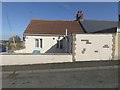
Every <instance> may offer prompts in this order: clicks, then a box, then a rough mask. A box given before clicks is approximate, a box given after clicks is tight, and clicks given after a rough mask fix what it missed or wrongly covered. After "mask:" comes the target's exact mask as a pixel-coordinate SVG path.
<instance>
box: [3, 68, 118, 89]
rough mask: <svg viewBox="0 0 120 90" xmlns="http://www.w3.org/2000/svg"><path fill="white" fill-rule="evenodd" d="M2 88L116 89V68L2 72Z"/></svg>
mask: <svg viewBox="0 0 120 90" xmlns="http://www.w3.org/2000/svg"><path fill="white" fill-rule="evenodd" d="M2 80H3V81H2V85H3V88H118V67H117V66H103V67H101V68H96V67H84V68H81V67H76V68H60V69H59V68H58V69H43V70H26V71H17V72H10V71H7V72H3V77H2Z"/></svg>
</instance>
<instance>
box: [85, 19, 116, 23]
mask: <svg viewBox="0 0 120 90" xmlns="http://www.w3.org/2000/svg"><path fill="white" fill-rule="evenodd" d="M85 20H88V21H106V22H107V21H108V22H109V21H112V22H118V21H115V20H94V19H85ZM85 20H84V21H85Z"/></svg>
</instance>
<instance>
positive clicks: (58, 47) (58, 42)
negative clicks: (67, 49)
mask: <svg viewBox="0 0 120 90" xmlns="http://www.w3.org/2000/svg"><path fill="white" fill-rule="evenodd" d="M57 48H59V41H58V40H57Z"/></svg>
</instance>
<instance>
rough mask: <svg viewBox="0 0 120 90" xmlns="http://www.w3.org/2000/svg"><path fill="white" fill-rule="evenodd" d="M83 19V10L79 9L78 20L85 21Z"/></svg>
mask: <svg viewBox="0 0 120 90" xmlns="http://www.w3.org/2000/svg"><path fill="white" fill-rule="evenodd" d="M83 20H84V16H83V11H81V10H78V12H77V14H76V21H83Z"/></svg>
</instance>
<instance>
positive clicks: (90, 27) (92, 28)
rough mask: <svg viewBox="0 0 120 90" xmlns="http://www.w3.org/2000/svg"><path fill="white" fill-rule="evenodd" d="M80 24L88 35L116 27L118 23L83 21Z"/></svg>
mask: <svg viewBox="0 0 120 90" xmlns="http://www.w3.org/2000/svg"><path fill="white" fill-rule="evenodd" d="M81 24H82V25H83V27H84V29H85V30H86V32H88V33H90V32H96V31H101V30H105V29H109V28H114V27H118V21H102V20H83V21H81Z"/></svg>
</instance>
